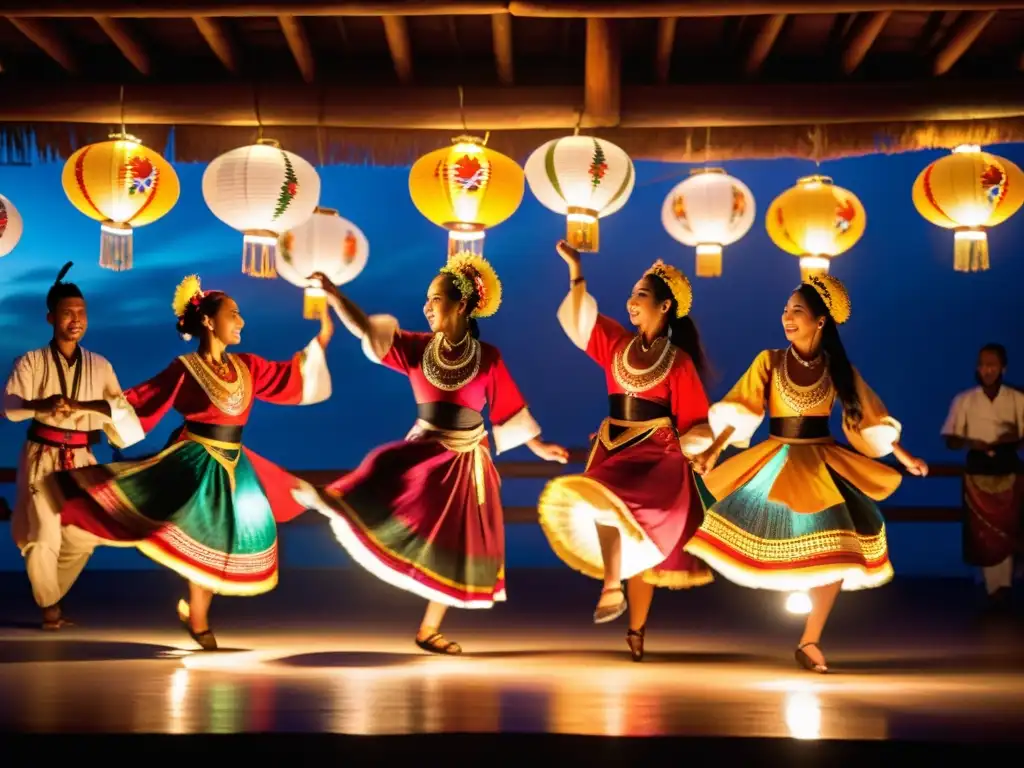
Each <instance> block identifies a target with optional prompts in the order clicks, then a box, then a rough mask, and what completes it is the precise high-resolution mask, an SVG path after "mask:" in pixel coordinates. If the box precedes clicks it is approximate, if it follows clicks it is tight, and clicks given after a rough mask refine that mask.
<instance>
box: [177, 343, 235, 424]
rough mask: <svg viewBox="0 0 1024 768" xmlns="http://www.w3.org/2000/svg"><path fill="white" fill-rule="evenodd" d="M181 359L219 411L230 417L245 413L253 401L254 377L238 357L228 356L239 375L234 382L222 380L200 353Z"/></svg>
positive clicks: (184, 356) (190, 354) (183, 356)
mask: <svg viewBox="0 0 1024 768" xmlns="http://www.w3.org/2000/svg"><path fill="white" fill-rule="evenodd" d="M179 359H180V360H181V362H182V363H184V365H185V368H187V369H188V372H189V373H190V374H192V378H194V379H195V380H196V383H198V384H199V386H200V387H202V389H203V392H205V393H206V396H207V397H208V398H210V402H211V403H213V404H214V405H215V406H216V407H217V409H218V410H219V411H221V412H222V413H225V414H227V415H228V416H240V415H242V414H243V413H245V409H246V408H248V407H249V403H250V400H251V393H252V375H251V374H250V373H249V369H248V368H247V367H246V366H245V364H244V363H242V361H241V360H239V359H238V357H237V356H236V355H228V360H229V362H230V363H231V365H232V366H233V367H234V369H235V372H236V373H237V374H238V376H237V378H236V379H235V380H234V381H232V382H228V381H223V380H221V379H220V378H219V377H218V376H217V375H216V374H215V373H214V372H213V371H212V370H210V367H209V366H208V365H207V364H206V362H205V361H204V360H203V358H202V357H201V356H200V355H199V353H198V352H191V353H189V354H187V355H182V356H181V357H180V358H179Z"/></svg>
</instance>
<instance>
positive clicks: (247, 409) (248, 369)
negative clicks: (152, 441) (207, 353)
mask: <svg viewBox="0 0 1024 768" xmlns="http://www.w3.org/2000/svg"><path fill="white" fill-rule="evenodd" d="M186 357H187V358H189V361H190V362H186ZM197 358H198V356H196V355H188V356H183V357H178V358H176V359H175V360H174V362H172V363H171V364H170V365H169V366H167V368H165V369H164V370H163V371H161V372H160V373H158V374H157V375H156V376H154V377H153V378H151V379H150V380H149V381H144V382H142V383H141V384H138V385H136V386H134V387H132V388H131V389H129V390H127V391H126V392H125V393H124V394H125V397H126V398H128V402H129V403H131V405H132V407H133V408H134V409H135V413H136V414H137V415H138V417H139V421H140V422H141V424H142V429H143V430H144V431H146V432H149V431H150V430H152V429H153V428H154V427H155V426H156V425H157V424H158V423H159V422H160V420H161V419H162V418H163V417H164V416H165V415H166V414H167V412H168V411H169V410H170V409H171V408H174V410H176V411H177V412H178V413H180V414H181V415H182V416H183V417H184V418H185V419H186V420H187V421H197V422H200V423H203V424H218V425H231V426H242V425H244V424H245V423H246V422H248V421H249V414H250V413H251V412H252V404H253V402H255V401H256V400H263V401H264V402H268V403H274V404H276V405H298V404H299V403H300V402H301V401H302V386H303V385H302V370H301V364H302V353H301V352H300V353H299V354H297V355H295V357H293V358H292V359H291V360H290V361H289V362H286V363H274V362H270V361H268V360H264V359H263V358H262V357H258V356H257V355H251V354H247V353H244V352H243V353H241V354H237V355H231V356H230V358H231V360H232V362H233V363H234V364H235V368H236V370H237V371H238V373H239V375H240V376H241V377H242V379H243V384H244V388H245V391H244V392H243V393H242V396H241V398H240V401H239V402H238V403H237V404H236V406H235V407H233V408H230V410H231V411H232V413H227V412H225V411H224V410H223V409H222V408H221V407H220V406H219V405H218V404H217V403H216V402H215V399H214V398H212V397H211V396H210V394H209V393H208V392H207V389H206V387H205V386H204V385H203V384H202V383H200V382H199V380H198V379H197V378H196V376H195V375H194V374H193V372H192V370H191V369H190V366H195V365H196V364H197V363H196V360H197ZM198 365H202V363H198ZM206 370H207V371H208V369H206ZM210 375H212V373H211V374H210ZM217 399H220V398H219V397H218V398H217Z"/></svg>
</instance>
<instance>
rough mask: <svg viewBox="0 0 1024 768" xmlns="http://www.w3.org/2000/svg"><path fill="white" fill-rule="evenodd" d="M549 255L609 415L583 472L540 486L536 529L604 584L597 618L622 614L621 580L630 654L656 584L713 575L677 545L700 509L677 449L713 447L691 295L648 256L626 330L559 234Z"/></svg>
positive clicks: (563, 312) (636, 652) (680, 278)
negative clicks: (558, 261)
mask: <svg viewBox="0 0 1024 768" xmlns="http://www.w3.org/2000/svg"><path fill="white" fill-rule="evenodd" d="M557 250H558V253H559V255H560V256H561V257H562V258H563V259H565V262H566V264H568V265H569V285H570V288H569V295H568V296H566V298H565V301H563V302H562V306H561V307H560V308H559V310H558V320H559V322H560V323H561V324H562V328H563V330H564V331H565V333H566V334H567V335H568V336H569V338H570V339H571V340H572V342H573V343H574V344H575V345H576V346H577V347H579V348H580V349H582V350H583V351H584V352H586V353H587V355H589V356H590V357H591V358H592V359H593V360H594V361H595V362H596V363H597V364H598V365H600V366H601V367H602V368H603V369H604V373H605V381H606V383H607V386H608V401H609V407H610V413H609V416H608V418H607V419H605V420H604V421H603V422H602V423H601V427H600V429H599V431H598V433H597V436H596V437H597V439H596V440H595V441H594V446H593V449H592V450H591V452H590V458H589V460H588V461H587V468H586V470H585V471H584V473H583V474H582V475H568V476H564V477H558V478H555V479H554V480H552V481H551V482H550V483H548V484H547V486H546V487H545V489H544V492H543V494H542V495H541V498H540V503H539V508H538V511H539V514H540V524H541V526H542V527H543V529H544V533H545V534H546V535H547V537H548V541H549V542H550V543H551V548H552V549H554V551H555V553H556V554H557V555H558V556H559V557H560V558H562V560H563V561H565V563H566V564H567V565H569V566H570V567H572V568H574V569H576V570H578V571H580V572H582V573H584V574H585V575H587V576H590V577H592V578H595V579H602V580H603V581H604V588H603V589H602V590H601V596H600V598H599V599H598V603H597V610H595V611H594V622H595V623H598V624H600V623H604V622H608V621H613V620H614V619H617V618H618V617H619V616H621V615H622V614H623V613H624V612H625V611H626V606H627V600H626V597H625V596H624V595H623V593H622V579H623V578H626V579H627V585H626V589H627V592H628V595H629V601H628V605H629V629H628V631H627V632H626V643H627V644H628V645H629V649H630V653H631V654H632V656H633V659H634V661H640V660H641V659H642V658H643V655H644V633H645V628H646V624H647V614H648V612H649V611H650V607H651V600H652V599H653V597H654V587H655V586H660V587H670V588H674V589H681V588H686V587H694V586H700V585H702V584H707V583H709V582H710V581H711V578H712V577H711V573H710V571H708V569H707V568H706V567H705V566H704V564H703V563H701V562H700V561H699V560H697V559H696V558H694V557H693V556H691V555H688V554H686V553H685V552H684V551H683V544H685V543H686V542H687V541H688V540H689V539H690V537H691V536H693V534H694V532H695V531H696V530H697V528H698V527H699V526H700V524H701V521H702V520H703V512H704V508H703V503H702V499H701V497H700V494H699V492H698V489H697V487H696V485H695V483H694V479H693V474H692V473H691V471H690V467H689V464H688V463H687V459H686V454H697V453H699V452H700V451H702V450H703V449H704V448H706V447H707V446H708V445H710V444H711V432H710V429H709V428H708V426H707V413H708V399H707V395H705V394H704V387H703V385H702V384H701V379H700V376H701V373H702V372H703V370H704V354H703V351H702V350H701V346H700V338H699V336H698V334H697V326H696V325H695V324H694V322H693V320H692V319H690V317H689V316H688V314H689V311H690V305H691V303H692V301H693V291H692V289H691V288H690V282H689V280H687V279H686V276H685V275H683V274H682V273H681V272H680V271H679V270H677V269H675V268H674V267H670V266H668V265H666V264H664V263H662V262H661V261H660V260H659V261H657V262H655V263H654V265H653V266H652V267H651V268H650V269H648V270H647V272H645V273H644V275H643V277H641V278H640V280H639V282H637V284H636V285H635V286H633V294H632V295H631V296H630V297H629V301H627V302H626V309H627V310H628V312H629V319H630V321H631V322H632V324H633V325H634V326H635V327H636V329H637V332H636V333H632V332H630V331H627V330H626V329H625V328H623V327H622V326H621V325H619V324H618V323H617V322H615V321H614V320H612V319H611V318H610V317H607V316H605V315H600V314H598V311H597V302H596V301H594V298H593V297H592V296H591V295H590V294H589V293H587V290H586V283H585V281H584V277H583V270H582V268H581V266H580V257H579V254H578V253H577V252H576V251H575V250H573V249H572V248H571V247H570V246H569V244H568V243H566V242H565V241H562V242H560V243H559V244H558V246H557Z"/></svg>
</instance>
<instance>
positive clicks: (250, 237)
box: [242, 231, 277, 279]
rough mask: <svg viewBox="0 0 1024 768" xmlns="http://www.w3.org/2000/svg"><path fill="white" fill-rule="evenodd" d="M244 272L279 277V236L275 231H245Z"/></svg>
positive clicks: (262, 276)
mask: <svg viewBox="0 0 1024 768" xmlns="http://www.w3.org/2000/svg"><path fill="white" fill-rule="evenodd" d="M243 235H244V236H243V237H242V274H243V275H249V276H250V277H260V278H266V279H272V278H275V277H277V264H276V260H277V236H276V235H275V234H274V233H273V232H269V231H258V232H244V233H243Z"/></svg>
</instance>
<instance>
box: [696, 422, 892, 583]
mask: <svg viewBox="0 0 1024 768" xmlns="http://www.w3.org/2000/svg"><path fill="white" fill-rule="evenodd" d="M900 479H901V478H900V473H899V472H897V471H896V470H894V469H891V468H889V467H887V466H885V465H884V464H880V463H878V462H876V461H872V460H871V459H868V458H866V457H865V456H862V455H861V454H859V453H854V452H853V451H850V450H847V449H845V448H842V447H840V446H838V445H836V444H835V443H834V442H832V441H831V439H828V440H818V441H803V442H787V441H784V440H781V439H776V438H769V439H768V440H766V441H765V442H763V443H761V444H760V445H757V446H754V447H753V448H750V449H748V450H746V451H744V452H743V453H740V454H738V455H736V456H734V457H732V458H731V459H729V460H728V461H725V462H723V463H722V464H720V465H719V466H718V467H716V468H715V469H714V470H713V471H711V472H709V473H708V474H707V475H706V476H705V482H706V484H707V487H708V490H709V492H710V493H711V494H712V496H713V497H714V498H715V499H717V501H716V502H715V503H714V504H713V505H712V506H711V508H710V509H708V510H707V512H706V513H705V515H704V523H703V525H701V527H700V529H699V530H698V531H697V533H696V534H695V535H694V537H693V538H692V539H691V540H690V541H689V543H688V544H687V545H686V550H687V552H690V553H691V554H693V555H696V556H697V557H699V558H700V559H701V560H703V561H705V562H706V563H707V564H708V565H710V566H711V567H712V568H713V569H714V570H715V571H718V572H719V573H721V574H722V575H723V576H725V577H726V578H727V579H729V580H730V581H733V582H735V583H737V584H740V585H742V586H745V587H751V588H755V589H772V590H780V591H799V590H806V589H811V588H813V587H819V586H824V585H826V584H832V583H835V582H837V581H841V582H842V588H843V590H858V589H869V588H872V587H879V586H882V585H883V584H885V583H886V582H888V581H889V580H891V579H892V576H893V569H892V564H891V563H890V562H889V548H888V544H887V543H886V536H885V521H884V519H883V517H882V513H881V511H880V510H879V508H878V504H877V503H876V502H878V501H881V500H882V499H885V498H887V497H888V496H890V495H891V494H892V493H893V492H894V491H895V490H896V488H897V487H898V486H899V484H900Z"/></svg>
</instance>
